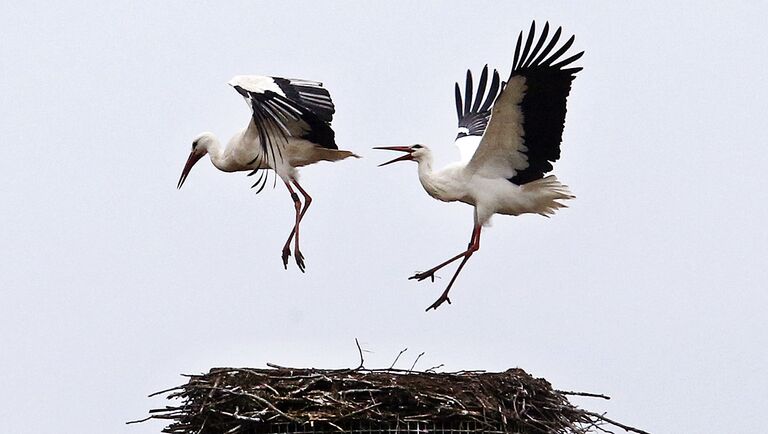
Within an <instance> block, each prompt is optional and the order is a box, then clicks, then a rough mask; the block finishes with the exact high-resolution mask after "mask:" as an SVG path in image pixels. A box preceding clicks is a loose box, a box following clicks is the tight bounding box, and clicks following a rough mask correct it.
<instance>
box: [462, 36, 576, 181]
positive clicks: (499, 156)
mask: <svg viewBox="0 0 768 434" xmlns="http://www.w3.org/2000/svg"><path fill="white" fill-rule="evenodd" d="M535 31H536V23H535V22H534V23H532V24H531V29H530V32H529V34H528V37H527V39H526V41H525V46H522V40H523V32H520V35H519V36H518V38H517V45H516V47H515V57H514V61H513V64H512V71H511V73H510V76H509V79H508V80H507V83H506V84H505V85H504V86H503V87H504V88H503V90H502V92H501V94H500V95H499V97H498V98H497V99H496V102H495V103H494V105H493V108H492V110H491V118H490V121H489V122H488V127H487V128H486V130H485V134H484V135H483V138H482V139H481V141H480V145H479V146H478V148H477V151H476V152H475V154H474V155H473V156H472V159H471V160H470V162H469V164H468V165H467V170H468V171H470V172H472V173H477V174H480V175H484V176H488V177H503V178H507V179H509V180H510V181H511V182H513V183H515V184H517V185H522V184H525V183H528V182H531V181H534V180H536V179H539V178H542V177H543V176H544V174H545V173H547V172H549V171H550V170H552V162H554V161H557V160H558V159H559V158H560V141H561V140H562V134H563V127H564V125H565V112H566V100H567V98H568V94H569V93H570V90H571V82H573V79H574V78H575V74H576V73H577V72H579V71H580V70H581V68H564V67H566V66H568V65H570V64H571V63H573V62H574V61H576V60H577V59H579V58H580V57H581V56H582V55H583V54H584V52H583V51H582V52H579V53H577V54H575V55H573V56H570V57H568V58H566V59H563V60H561V59H562V57H563V56H564V55H565V53H566V51H568V49H569V48H570V47H571V45H573V41H574V37H573V36H571V38H570V39H568V41H566V42H565V43H564V44H563V45H562V46H561V47H560V48H558V49H557V50H555V49H554V48H555V46H556V45H557V42H558V40H559V39H560V34H561V31H562V29H561V28H558V29H557V31H555V33H554V35H552V38H551V39H549V41H547V36H548V33H549V23H547V24H545V25H544V29H543V31H542V33H541V35H540V36H539V39H538V41H537V42H536V45H535V46H533V41H534V34H535ZM545 44H546V46H545ZM521 48H522V51H521Z"/></svg>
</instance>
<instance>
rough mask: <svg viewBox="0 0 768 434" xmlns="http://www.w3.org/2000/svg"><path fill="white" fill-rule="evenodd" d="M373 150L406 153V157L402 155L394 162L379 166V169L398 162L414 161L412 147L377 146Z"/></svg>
mask: <svg viewBox="0 0 768 434" xmlns="http://www.w3.org/2000/svg"><path fill="white" fill-rule="evenodd" d="M373 149H384V150H387V151H400V152H405V153H406V154H405V155H401V156H399V157H397V158H395V159H394V160H389V161H387V162H386V163H381V164H379V167H381V166H386V165H387V164H392V163H397V162H398V161H410V160H413V149H412V148H411V147H410V146H377V147H375V148H373Z"/></svg>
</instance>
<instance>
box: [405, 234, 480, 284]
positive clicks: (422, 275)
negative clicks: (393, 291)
mask: <svg viewBox="0 0 768 434" xmlns="http://www.w3.org/2000/svg"><path fill="white" fill-rule="evenodd" d="M475 237H477V238H478V242H479V238H480V227H479V226H478V225H477V224H475V227H474V228H473V229H472V237H471V238H470V240H469V245H468V246H467V250H465V251H463V252H461V253H459V254H458V255H456V256H454V257H453V258H451V259H449V260H447V261H445V262H443V263H441V264H439V265H436V266H434V267H432V268H430V269H429V270H427V271H424V272H421V273H416V274H414V275H413V276H411V277H409V278H408V279H409V280H410V279H416V280H418V281H422V280H424V279H426V278H427V277H429V278H430V279H432V281H433V282H434V281H435V272H436V271H437V270H439V269H441V268H443V267H445V266H446V265H448V264H450V263H451V262H453V261H455V260H457V259H459V258H462V257H466V256H467V254H470V255H471V254H472V253H470V252H469V251H470V249H471V248H472V245H473V244H474V243H475Z"/></svg>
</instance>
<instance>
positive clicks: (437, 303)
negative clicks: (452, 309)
mask: <svg viewBox="0 0 768 434" xmlns="http://www.w3.org/2000/svg"><path fill="white" fill-rule="evenodd" d="M446 301H447V302H448V304H451V299H450V298H448V294H447V293H445V292H444V293H443V295H441V296H440V298H438V299H437V300H435V302H434V303H432V305H430V306H429V307H428V308H427V310H426V312H429V310H430V309H435V310H437V308H438V307H440V305H441V304H443V303H445V302H446Z"/></svg>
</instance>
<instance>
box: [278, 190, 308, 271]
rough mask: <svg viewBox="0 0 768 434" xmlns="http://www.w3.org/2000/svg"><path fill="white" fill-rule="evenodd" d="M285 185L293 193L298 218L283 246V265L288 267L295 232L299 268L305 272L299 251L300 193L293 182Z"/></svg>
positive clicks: (292, 197) (295, 252)
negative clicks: (296, 190) (294, 187)
mask: <svg viewBox="0 0 768 434" xmlns="http://www.w3.org/2000/svg"><path fill="white" fill-rule="evenodd" d="M284 182H285V186H286V187H287V188H288V191H289V192H290V193H291V199H293V206H294V208H295V209H296V219H295V222H294V224H293V229H291V233H290V235H288V240H287V241H286V242H285V245H284V246H283V266H284V267H285V269H286V270H287V269H288V257H289V256H291V248H290V245H291V239H293V234H294V233H296V240H297V242H296V248H295V249H294V250H295V251H294V254H295V255H296V264H297V265H298V266H299V270H301V272H302V273H303V272H304V257H303V256H302V255H301V252H300V251H299V243H298V238H299V237H298V234H299V222H300V221H301V201H300V200H299V195H298V194H296V192H295V191H293V187H291V184H290V183H289V182H288V181H284Z"/></svg>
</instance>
